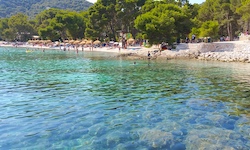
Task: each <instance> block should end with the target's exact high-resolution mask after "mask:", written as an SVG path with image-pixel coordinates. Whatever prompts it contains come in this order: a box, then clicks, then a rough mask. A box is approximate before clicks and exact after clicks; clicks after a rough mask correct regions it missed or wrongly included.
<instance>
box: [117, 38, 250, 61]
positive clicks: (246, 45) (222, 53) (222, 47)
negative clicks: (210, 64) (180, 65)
mask: <svg viewBox="0 0 250 150" xmlns="http://www.w3.org/2000/svg"><path fill="white" fill-rule="evenodd" d="M148 51H150V54H151V56H150V59H180V58H187V59H198V60H206V61H223V62H244V63H250V41H231V42H214V43H188V44H186V43H181V44H179V45H177V46H176V49H172V50H164V51H162V52H160V51H159V50H158V49H150V50H145V49H144V50H138V51H135V52H130V53H123V54H121V55H120V56H126V57H128V58H129V59H148V57H147V53H148Z"/></svg>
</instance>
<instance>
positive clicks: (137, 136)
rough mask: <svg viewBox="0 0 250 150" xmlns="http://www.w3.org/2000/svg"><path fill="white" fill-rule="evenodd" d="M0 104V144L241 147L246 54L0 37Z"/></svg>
mask: <svg viewBox="0 0 250 150" xmlns="http://www.w3.org/2000/svg"><path fill="white" fill-rule="evenodd" d="M121 51H122V50H121ZM0 108H1V109H0V149H1V150H12V149H13V150H20V149H21V150H43V149H46V150H55V149H56V150H59V149H63V150H71V149H72V150H106V149H107V150H155V149H157V150H199V149H202V150H205V149H206V150H221V149H224V150H249V149H250V64H248V63H232V62H230V63H229V62H216V61H199V60H184V59H183V60H181V59H171V60H168V59H160V60H150V59H149V60H148V59H147V60H143V59H136V60H131V59H127V58H125V57H117V54H115V53H110V52H96V51H91V52H87V51H79V52H78V53H76V52H75V51H61V50H47V49H46V50H45V51H42V50H41V49H29V50H27V49H25V48H11V47H0Z"/></svg>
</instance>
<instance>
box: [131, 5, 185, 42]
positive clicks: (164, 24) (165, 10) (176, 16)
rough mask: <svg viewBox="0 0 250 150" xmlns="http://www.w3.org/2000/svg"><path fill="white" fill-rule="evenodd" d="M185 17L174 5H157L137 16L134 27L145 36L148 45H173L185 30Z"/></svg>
mask: <svg viewBox="0 0 250 150" xmlns="http://www.w3.org/2000/svg"><path fill="white" fill-rule="evenodd" d="M186 19H187V16H186V15H185V14H184V13H183V11H182V9H181V8H180V7H178V6H177V5H175V4H158V5H157V6H156V7H155V8H153V9H152V10H151V11H149V12H146V13H144V14H142V15H140V16H138V17H137V18H136V20H135V27H136V28H137V29H138V30H140V31H141V32H142V33H143V34H146V35H147V37H148V39H149V43H150V44H156V43H159V42H162V41H164V42H168V43H170V44H171V43H173V42H174V41H175V39H176V38H177V37H178V36H179V35H180V34H181V33H182V32H183V31H184V30H185V28H186V24H185V21H186Z"/></svg>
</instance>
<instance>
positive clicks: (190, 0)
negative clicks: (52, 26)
mask: <svg viewBox="0 0 250 150" xmlns="http://www.w3.org/2000/svg"><path fill="white" fill-rule="evenodd" d="M87 1H89V2H91V3H95V2H96V1H97V0H87ZM204 1H205V0H189V2H190V3H191V4H193V3H198V4H200V3H202V2H204Z"/></svg>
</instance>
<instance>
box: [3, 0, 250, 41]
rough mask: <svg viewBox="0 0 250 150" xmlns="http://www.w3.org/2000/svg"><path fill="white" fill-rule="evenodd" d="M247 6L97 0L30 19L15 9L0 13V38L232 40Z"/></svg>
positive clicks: (245, 20)
mask: <svg viewBox="0 0 250 150" xmlns="http://www.w3.org/2000/svg"><path fill="white" fill-rule="evenodd" d="M34 1H35V0H34ZM34 1H30V2H34ZM36 4H37V3H36ZM249 6H250V0H206V1H205V2H204V3H202V4H190V3H189V1H188V0H98V1H97V2H96V3H95V4H94V5H92V6H91V7H89V8H88V9H87V10H84V7H81V8H82V9H81V10H80V11H72V10H64V9H58V8H50V9H45V10H43V11H42V12H40V13H38V14H37V15H36V16H35V17H34V18H31V17H30V16H28V15H27V14H21V13H19V14H15V15H12V16H11V17H9V18H1V19H0V38H1V39H4V40H9V41H14V40H18V41H25V40H27V39H30V38H31V37H32V35H39V36H40V38H41V39H50V40H52V41H55V40H64V39H82V38H86V39H92V40H95V39H99V40H102V41H103V40H116V41H117V40H119V39H121V38H122V37H121V34H120V33H130V35H132V36H133V37H134V38H143V39H147V40H148V41H149V42H150V43H151V44H153V43H161V42H168V43H170V44H171V43H173V42H175V41H176V40H177V39H180V38H185V37H190V36H191V35H192V34H195V35H196V37H208V36H209V37H212V38H214V39H218V38H219V37H220V36H229V37H230V39H231V40H233V38H234V37H236V36H237V35H238V33H239V32H244V31H247V30H249V24H250V7H249ZM122 35H123V34H122Z"/></svg>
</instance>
